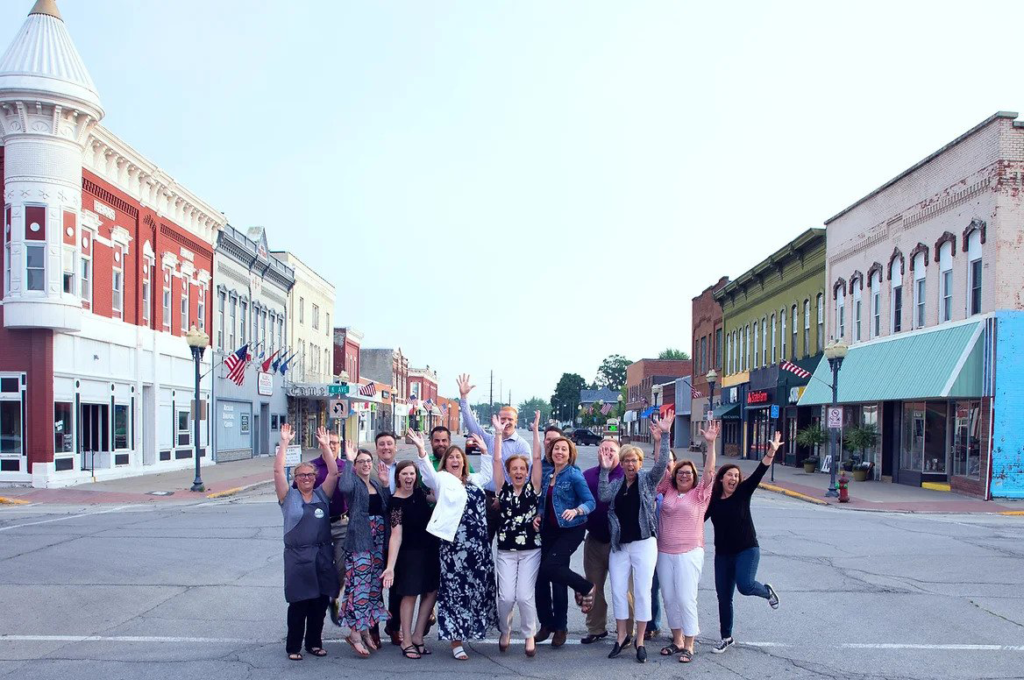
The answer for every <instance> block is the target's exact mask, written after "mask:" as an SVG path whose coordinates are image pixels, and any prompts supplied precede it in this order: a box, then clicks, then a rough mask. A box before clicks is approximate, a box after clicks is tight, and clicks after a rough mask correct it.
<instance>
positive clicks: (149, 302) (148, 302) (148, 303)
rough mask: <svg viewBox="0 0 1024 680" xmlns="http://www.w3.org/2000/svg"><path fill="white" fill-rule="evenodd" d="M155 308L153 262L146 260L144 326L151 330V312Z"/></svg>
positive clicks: (143, 284)
mask: <svg viewBox="0 0 1024 680" xmlns="http://www.w3.org/2000/svg"><path fill="white" fill-rule="evenodd" d="M152 308H153V261H152V260H150V259H149V258H146V259H145V261H144V262H143V264H142V325H143V326H145V327H147V328H149V317H150V310H151V309H152Z"/></svg>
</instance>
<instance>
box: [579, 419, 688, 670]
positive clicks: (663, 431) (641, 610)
mask: <svg viewBox="0 0 1024 680" xmlns="http://www.w3.org/2000/svg"><path fill="white" fill-rule="evenodd" d="M672 420H673V414H672V413H669V414H668V415H666V416H665V417H664V418H662V419H661V420H660V421H653V420H652V421H651V439H652V440H653V441H654V450H655V455H654V467H653V468H652V469H651V470H649V471H641V467H642V466H643V463H644V452H643V450H642V449H641V448H640V447H638V446H625V447H623V448H622V449H621V450H620V451H619V464H620V465H621V466H622V473H623V475H622V478H621V479H616V480H615V481H614V482H609V481H608V475H609V472H610V470H611V468H612V464H613V462H614V460H613V456H612V455H610V454H609V453H608V452H607V451H601V453H600V456H601V479H600V482H599V483H598V486H597V490H598V495H599V496H600V498H601V500H602V501H603V502H605V503H608V529H609V531H610V533H611V535H612V550H611V553H610V554H609V555H608V575H609V580H611V582H612V606H613V608H614V610H615V628H616V632H617V633H618V636H617V638H616V640H615V646H614V647H612V651H611V653H610V654H609V655H608V658H609V659H614V658H615V657H617V656H619V654H621V653H622V648H623V647H625V645H626V637H627V635H628V633H629V631H627V630H626V622H627V620H628V618H629V598H628V590H629V576H630V571H632V573H633V612H634V620H635V621H636V660H637V661H638V662H639V663H645V662H646V661H647V648H646V647H645V646H644V632H645V630H646V628H647V622H648V621H650V620H651V584H652V583H653V581H654V568H655V565H656V564H657V561H658V539H657V533H658V527H657V520H656V518H655V509H656V506H655V495H656V492H655V489H656V487H657V486H658V483H659V482H660V481H661V478H662V477H664V475H665V468H666V466H667V465H668V444H669V442H668V436H667V435H668V432H669V431H670V430H671V428H672ZM659 448H660V450H659Z"/></svg>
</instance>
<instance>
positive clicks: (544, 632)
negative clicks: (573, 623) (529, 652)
mask: <svg viewBox="0 0 1024 680" xmlns="http://www.w3.org/2000/svg"><path fill="white" fill-rule="evenodd" d="M549 637H551V631H550V630H548V628H547V626H541V627H540V630H538V631H537V634H536V635H535V636H534V637H533V640H534V642H536V643H537V644H540V643H541V642H544V641H545V640H547V639H548V638H549Z"/></svg>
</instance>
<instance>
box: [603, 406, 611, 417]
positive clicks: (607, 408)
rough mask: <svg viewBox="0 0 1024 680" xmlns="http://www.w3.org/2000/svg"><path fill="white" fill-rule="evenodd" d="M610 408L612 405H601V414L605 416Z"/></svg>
mask: <svg viewBox="0 0 1024 680" xmlns="http://www.w3.org/2000/svg"><path fill="white" fill-rule="evenodd" d="M611 410H612V405H611V404H605V405H604V406H602V407H601V415H603V416H606V415H608V412H609V411H611Z"/></svg>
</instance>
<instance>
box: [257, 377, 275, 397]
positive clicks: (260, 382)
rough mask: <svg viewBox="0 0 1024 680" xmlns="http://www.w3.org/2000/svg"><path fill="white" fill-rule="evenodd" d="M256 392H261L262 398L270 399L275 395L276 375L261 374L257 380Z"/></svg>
mask: <svg viewBox="0 0 1024 680" xmlns="http://www.w3.org/2000/svg"><path fill="white" fill-rule="evenodd" d="M256 391H257V392H259V395H260V396H261V397H270V396H273V395H274V374H273V373H264V372H263V371H260V372H259V375H258V376H257V379H256Z"/></svg>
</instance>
